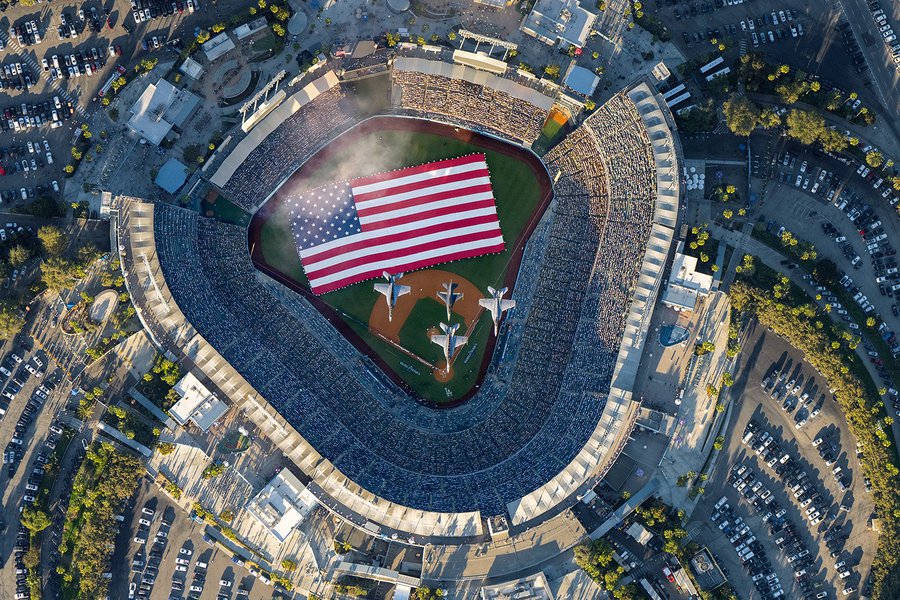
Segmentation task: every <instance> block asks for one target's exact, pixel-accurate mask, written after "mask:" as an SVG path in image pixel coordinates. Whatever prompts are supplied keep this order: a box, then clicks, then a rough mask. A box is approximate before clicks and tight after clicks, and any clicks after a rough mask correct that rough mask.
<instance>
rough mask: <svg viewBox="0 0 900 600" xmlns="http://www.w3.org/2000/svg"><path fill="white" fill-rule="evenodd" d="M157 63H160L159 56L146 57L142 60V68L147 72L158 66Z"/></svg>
mask: <svg viewBox="0 0 900 600" xmlns="http://www.w3.org/2000/svg"><path fill="white" fill-rule="evenodd" d="M157 63H159V59H158V58H144V59H142V60H141V68H142V69H144V71H145V72H150V71H152V70H153V69H155V68H156V65H157Z"/></svg>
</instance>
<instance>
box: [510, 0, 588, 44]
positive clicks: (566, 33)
mask: <svg viewBox="0 0 900 600" xmlns="http://www.w3.org/2000/svg"><path fill="white" fill-rule="evenodd" d="M596 20H597V15H596V14H594V13H592V12H591V11H589V10H587V9H585V8H582V7H581V6H579V4H578V0H537V3H535V5H534V8H533V9H531V12H530V13H528V15H527V16H526V17H525V19H524V20H523V21H522V24H521V25H520V26H519V29H520V30H522V31H523V32H524V33H527V34H528V35H530V36H532V37H536V38H537V39H539V40H541V41H542V42H544V43H545V44H548V45H550V46H555V45H556V44H562V45H564V46H575V47H577V48H582V47H584V44H585V42H586V41H587V38H588V35H590V33H591V27H593V25H594V21H596Z"/></svg>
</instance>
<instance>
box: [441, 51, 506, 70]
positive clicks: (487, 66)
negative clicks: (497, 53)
mask: <svg viewBox="0 0 900 600" xmlns="http://www.w3.org/2000/svg"><path fill="white" fill-rule="evenodd" d="M453 62H455V63H457V64H460V65H465V66H467V67H472V68H473V69H478V70H479V71H487V72H489V73H495V74H497V75H502V74H503V73H506V69H507V68H508V66H509V65H507V64H506V63H505V62H503V61H502V60H499V59H496V58H491V57H490V56H488V55H487V54H483V53H480V52H467V51H465V50H454V51H453Z"/></svg>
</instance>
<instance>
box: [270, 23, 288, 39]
mask: <svg viewBox="0 0 900 600" xmlns="http://www.w3.org/2000/svg"><path fill="white" fill-rule="evenodd" d="M272 31H273V32H274V33H275V35H277V36H278V37H284V34H285V33H286V32H285V30H284V26H283V25H282V24H281V23H272Z"/></svg>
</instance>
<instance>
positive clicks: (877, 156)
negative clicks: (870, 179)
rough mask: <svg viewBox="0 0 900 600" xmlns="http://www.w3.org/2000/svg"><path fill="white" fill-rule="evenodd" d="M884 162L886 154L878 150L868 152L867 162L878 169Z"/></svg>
mask: <svg viewBox="0 0 900 600" xmlns="http://www.w3.org/2000/svg"><path fill="white" fill-rule="evenodd" d="M883 162H884V155H883V154H882V153H881V152H879V151H878V150H870V151H869V152H867V153H866V164H867V165H869V166H870V167H872V168H873V169H877V168H878V167H880V166H881V164H882V163H883Z"/></svg>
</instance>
